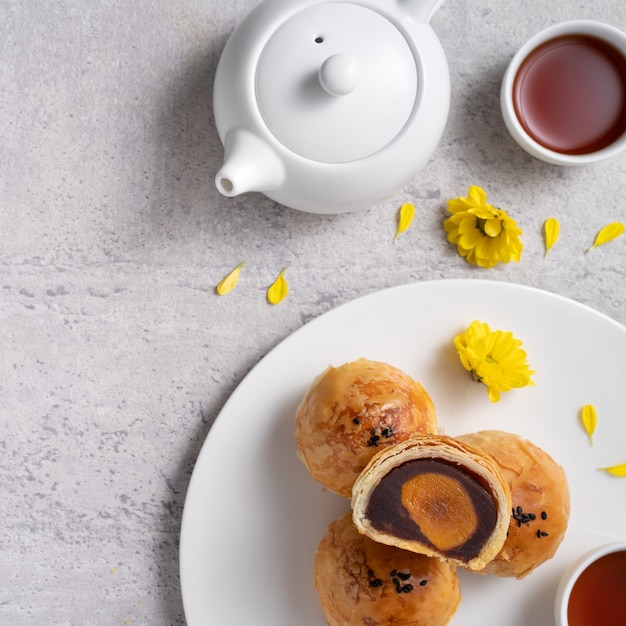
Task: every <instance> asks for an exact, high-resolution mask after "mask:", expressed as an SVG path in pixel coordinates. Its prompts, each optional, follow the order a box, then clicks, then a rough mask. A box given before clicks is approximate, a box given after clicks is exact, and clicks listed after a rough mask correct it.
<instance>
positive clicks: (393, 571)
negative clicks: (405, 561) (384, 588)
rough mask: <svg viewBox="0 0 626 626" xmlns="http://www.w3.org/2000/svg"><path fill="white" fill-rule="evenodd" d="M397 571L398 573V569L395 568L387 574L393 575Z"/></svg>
mask: <svg viewBox="0 0 626 626" xmlns="http://www.w3.org/2000/svg"><path fill="white" fill-rule="evenodd" d="M397 573H398V570H397V569H392V570H391V571H390V572H389V576H395V575H396V574H397Z"/></svg>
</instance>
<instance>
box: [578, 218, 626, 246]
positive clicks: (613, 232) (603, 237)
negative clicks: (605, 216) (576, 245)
mask: <svg viewBox="0 0 626 626" xmlns="http://www.w3.org/2000/svg"><path fill="white" fill-rule="evenodd" d="M623 234H624V224H622V223H621V222H611V223H610V224H607V225H606V226H604V228H601V229H600V232H599V233H598V234H597V235H596V238H595V240H594V242H593V244H592V245H591V246H589V248H587V250H586V251H587V252H589V251H590V250H593V249H594V248H597V247H598V246H601V245H603V244H605V243H608V242H609V241H613V239H617V238H618V237H619V236H620V235H623Z"/></svg>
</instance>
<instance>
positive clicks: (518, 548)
mask: <svg viewBox="0 0 626 626" xmlns="http://www.w3.org/2000/svg"><path fill="white" fill-rule="evenodd" d="M459 439H460V440H462V441H465V442H467V443H469V444H471V445H473V446H475V447H477V448H480V449H481V450H484V451H485V452H486V453H487V454H489V455H491V456H492V457H493V458H494V459H495V461H496V462H497V463H498V465H499V466H500V468H501V470H502V474H503V476H504V478H505V480H506V481H507V483H508V484H509V488H510V490H511V502H512V505H511V510H510V513H509V530H508V536H507V538H506V541H505V542H504V546H503V547H502V550H501V551H500V552H499V554H498V555H497V556H496V558H495V559H493V561H491V563H489V564H488V565H487V567H486V568H485V570H484V572H485V573H490V574H496V575H498V576H514V577H516V578H522V577H524V576H526V575H527V574H529V573H530V572H532V571H533V570H534V569H535V568H536V567H537V566H538V565H540V564H541V563H544V562H545V561H547V560H548V559H550V558H552V556H554V554H555V552H556V550H557V548H558V547H559V545H560V544H561V541H562V540H563V537H564V536H565V531H566V530H567V525H568V522H569V514H570V497H569V487H568V484H567V477H566V475H565V471H564V470H563V468H562V467H561V466H560V465H559V464H558V463H557V462H556V461H555V460H554V459H553V458H552V457H551V456H550V455H549V454H548V453H547V452H545V451H544V450H542V449H541V448H539V447H538V446H537V445H535V444H534V443H532V442H531V441H528V440H526V439H523V438H522V437H520V436H519V435H515V434H512V433H507V432H503V431H499V430H486V431H481V432H478V433H470V434H467V435H461V436H460V437H459Z"/></svg>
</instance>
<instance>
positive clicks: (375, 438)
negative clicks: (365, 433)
mask: <svg viewBox="0 0 626 626" xmlns="http://www.w3.org/2000/svg"><path fill="white" fill-rule="evenodd" d="M379 439H380V437H379V436H378V435H374V436H373V437H370V438H369V439H368V441H367V445H368V446H369V447H370V448H371V447H372V446H377V445H378V441H379Z"/></svg>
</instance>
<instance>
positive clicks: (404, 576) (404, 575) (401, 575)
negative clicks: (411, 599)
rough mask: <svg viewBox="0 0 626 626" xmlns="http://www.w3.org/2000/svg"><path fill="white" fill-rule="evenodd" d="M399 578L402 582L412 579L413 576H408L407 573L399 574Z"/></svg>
mask: <svg viewBox="0 0 626 626" xmlns="http://www.w3.org/2000/svg"><path fill="white" fill-rule="evenodd" d="M398 578H399V579H400V580H409V578H411V574H408V573H407V572H398Z"/></svg>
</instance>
